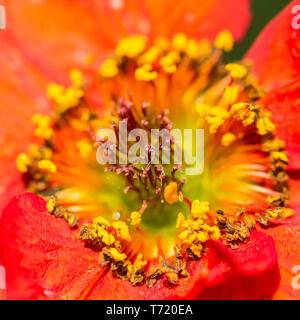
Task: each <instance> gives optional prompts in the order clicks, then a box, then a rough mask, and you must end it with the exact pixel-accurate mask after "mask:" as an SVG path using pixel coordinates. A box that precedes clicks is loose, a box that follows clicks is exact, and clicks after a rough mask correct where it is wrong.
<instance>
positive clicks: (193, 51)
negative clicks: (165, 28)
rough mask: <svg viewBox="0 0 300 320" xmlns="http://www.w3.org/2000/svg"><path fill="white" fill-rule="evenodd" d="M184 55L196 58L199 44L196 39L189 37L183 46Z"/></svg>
mask: <svg viewBox="0 0 300 320" xmlns="http://www.w3.org/2000/svg"><path fill="white" fill-rule="evenodd" d="M185 52H186V55H187V56H188V57H189V58H191V59H197V58H199V56H200V46H199V44H198V42H197V41H195V40H193V39H190V40H188V42H187V45H186V48H185Z"/></svg>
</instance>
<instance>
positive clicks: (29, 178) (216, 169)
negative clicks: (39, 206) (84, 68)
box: [16, 31, 293, 287]
mask: <svg viewBox="0 0 300 320" xmlns="http://www.w3.org/2000/svg"><path fill="white" fill-rule="evenodd" d="M232 46H233V37H232V35H231V34H230V33H229V32H227V31H224V32H221V33H220V34H219V35H218V37H217V38H216V40H215V42H214V44H213V45H212V44H211V43H210V42H209V41H208V40H201V41H196V40H194V39H188V38H187V37H186V36H185V35H184V34H177V35H175V36H174V37H173V39H172V41H171V42H170V41H169V40H168V39H164V38H157V39H155V40H154V41H153V43H151V44H148V43H147V39H146V38H145V37H143V36H131V37H128V38H125V39H123V40H122V41H121V42H120V43H119V45H118V46H117V48H116V51H115V54H114V55H113V56H112V57H109V58H108V59H107V60H105V61H104V62H103V63H102V64H101V66H100V71H99V74H100V79H97V80H96V83H97V85H96V87H97V88H98V89H99V90H100V93H101V96H102V102H103V104H104V105H105V106H106V109H105V111H103V110H99V109H97V108H96V107H95V106H93V105H91V104H90V103H89V102H88V100H87V99H86V97H85V93H86V90H87V88H86V87H85V83H84V77H83V74H82V73H81V72H80V71H78V70H72V71H71V74H70V78H71V83H72V84H71V86H70V87H67V88H65V87H63V86H60V85H58V84H50V85H49V87H48V90H47V93H48V96H49V98H50V99H51V100H52V101H53V103H54V113H53V115H52V116H46V115H41V114H37V115H34V116H33V117H32V123H33V125H34V126H35V129H34V135H35V136H36V137H37V138H38V139H39V144H35V145H32V146H31V148H30V150H29V152H28V153H22V154H20V155H19V156H18V157H17V159H16V163H17V167H18V169H19V170H20V171H21V172H22V173H23V175H24V180H25V182H26V186H27V189H28V190H29V191H32V192H35V193H38V194H40V195H42V196H44V197H45V198H46V200H47V208H48V211H49V213H50V214H53V215H54V216H55V217H57V218H63V219H64V220H66V221H67V222H68V223H69V225H70V227H72V228H76V227H77V226H78V221H82V220H83V221H85V220H90V218H93V219H92V221H89V222H85V223H84V224H82V225H80V232H79V236H80V239H81V240H83V241H85V242H87V243H88V244H89V245H91V246H94V247H97V248H98V249H100V256H99V263H100V265H101V266H103V267H109V268H111V270H112V272H113V273H114V275H115V276H117V277H120V278H121V279H127V280H129V281H130V282H131V283H132V284H133V285H140V284H142V283H144V282H146V284H147V285H148V286H149V287H152V286H153V285H154V284H155V283H156V281H157V280H158V279H159V278H161V277H163V276H165V277H166V278H167V280H168V281H169V283H170V284H172V285H176V284H177V282H178V280H179V278H180V277H187V276H188V268H187V264H186V263H187V261H188V259H200V258H201V256H202V255H203V253H204V252H205V242H206V241H207V240H208V239H213V240H218V239H220V238H222V239H223V241H225V242H226V243H227V244H229V245H230V246H231V247H232V248H235V247H236V246H237V245H238V243H239V242H244V241H247V239H248V237H249V235H250V231H251V229H253V228H254V227H255V225H256V222H258V223H259V224H261V225H262V226H264V227H267V226H269V225H270V224H272V221H274V220H275V219H279V218H288V217H289V216H291V215H292V214H293V211H292V210H291V209H289V208H287V205H288V202H289V186H288V179H289V178H288V175H287V173H286V165H287V162H288V158H287V155H286V152H285V144H284V143H283V142H282V141H280V140H278V139H276V138H275V137H274V130H275V125H274V124H273V123H272V121H271V115H270V114H269V113H268V112H266V111H265V110H264V108H263V106H261V105H260V104H259V99H260V98H261V97H262V96H263V90H262V89H261V88H260V87H259V86H258V85H257V83H256V81H255V79H254V78H253V76H252V75H251V73H250V71H249V66H248V65H246V64H240V63H230V64H225V63H224V60H223V58H222V51H230V50H231V49H232ZM128 87H129V88H130V89H131V91H132V96H131V95H129V96H128V95H127V98H124V96H126V92H127V90H128ZM148 95H149V97H148ZM144 97H146V101H145V100H144ZM148 98H149V101H148V102H149V103H148V102H147V99H148ZM179 107H180V108H179ZM109 109H111V111H110V112H108V110H109ZM178 110H180V111H179V112H178ZM182 113H185V114H186V117H185V119H181V118H182ZM189 115H191V119H192V122H193V126H194V127H202V128H204V129H205V130H206V131H207V132H209V135H208V139H207V141H206V162H208V163H209V165H208V166H209V172H210V176H209V180H210V181H211V180H216V181H221V182H220V186H218V187H217V188H218V189H217V190H219V189H222V188H223V189H225V187H224V186H226V188H229V190H230V188H232V194H236V195H237V197H240V198H239V199H232V200H231V201H230V199H229V200H228V199H226V201H225V198H228V197H225V196H224V197H223V198H224V199H221V200H220V199H218V197H219V196H218V195H216V196H215V197H216V199H213V200H216V201H208V200H211V199H206V198H205V196H202V197H194V194H195V193H196V194H197V192H200V189H201V188H200V187H199V185H198V184H197V183H199V182H196V183H195V182H193V181H195V179H194V180H191V179H190V180H189V179H187V180H185V179H184V178H183V177H182V167H184V164H183V165H182V166H181V165H153V164H151V163H148V164H146V165H144V166H140V165H137V164H123V165H122V164H118V165H108V166H106V167H105V169H104V170H103V172H102V173H101V174H102V175H103V176H105V175H106V174H107V175H108V174H111V175H115V176H118V178H117V179H120V178H119V177H121V179H120V181H122V187H123V193H124V194H123V196H124V197H125V199H127V198H129V197H130V196H131V195H132V194H135V196H134V199H135V201H136V203H134V206H135V207H133V208H132V210H130V211H129V212H127V213H126V215H122V214H121V213H119V212H112V213H113V218H112V219H111V220H112V221H109V219H108V218H107V216H105V214H104V213H103V212H105V210H109V205H107V204H106V206H105V205H104V208H102V207H101V208H100V207H99V203H101V201H103V199H104V198H105V196H102V197H101V196H99V197H98V193H99V192H100V193H101V192H102V191H99V190H105V188H106V186H105V183H102V181H99V179H97V178H95V172H97V170H99V169H97V163H96V161H95V158H96V157H95V148H96V147H97V146H99V145H101V144H102V143H103V142H104V140H103V139H99V137H97V130H98V129H99V128H110V127H112V128H114V130H115V131H116V133H117V134H118V126H117V124H118V123H119V121H126V122H127V125H128V127H129V129H134V128H143V129H145V130H151V129H152V128H158V129H161V128H165V129H167V130H169V131H170V130H171V128H172V127H173V124H174V123H175V124H177V123H178V122H180V121H182V122H183V124H182V126H185V125H186V123H187V122H188V121H189ZM195 116H196V117H197V121H196V124H195V121H194V119H195ZM179 120H180V121H179ZM148 148H149V152H150V151H151V145H149V146H148ZM117 150H118V145H117ZM119 151H120V150H118V152H119ZM119 156H121V155H120V154H119ZM78 157H79V159H78ZM241 157H242V158H243V159H244V158H245V159H246V158H247V157H249V159H250V160H249V161H251V160H253V163H251V162H250V163H247V162H246V163H244V162H243V161H241V159H240V158H241ZM74 159H76V161H75V160H74ZM224 159H225V160H224ZM73 160H74V162H72V161H73ZM227 162H228V163H227ZM224 163H225V164H224ZM71 165H73V167H70V166H71ZM211 168H212V169H211ZM104 172H106V173H104ZM111 175H110V177H112V176H111ZM230 178H232V180H230ZM109 179H110V178H109ZM104 180H105V179H104ZM204 181H205V182H207V181H208V180H204ZM190 184H191V185H192V187H189V185H190ZM212 185H213V184H212ZM109 190H110V189H109ZM103 192H104V191H103ZM109 192H110V191H109ZM116 192H117V191H116ZM95 193H97V196H95V195H94V194H95ZM204 195H205V194H204ZM98 198H100V200H99V199H98ZM200 198H201V199H200ZM208 198H209V196H208ZM229 198H230V197H229ZM95 199H97V200H95ZM219 200H220V201H219ZM239 200H240V201H239ZM124 201H125V200H124ZM247 201H248V202H247ZM162 203H164V204H165V205H167V206H169V207H170V208H175V209H174V210H177V208H178V207H177V205H178V204H180V203H181V204H182V206H181V208H183V209H184V210H185V211H184V212H176V216H177V220H176V221H175V222H174V226H173V229H174V230H175V231H174V232H173V240H172V241H171V244H170V245H169V247H171V248H172V247H174V252H173V251H172V252H171V253H170V250H169V248H167V249H166V250H164V248H163V246H162V245H161V243H160V242H161V239H160V240H158V241H157V242H159V243H157V245H156V246H155V249H156V251H155V252H152V253H151V254H148V252H146V251H147V250H146V249H145V248H144V249H142V250H141V252H140V251H139V249H137V248H136V247H137V243H140V242H142V244H143V245H144V246H145V247H146V248H149V247H147V246H146V242H147V241H148V240H149V239H148V238H147V237H148V233H147V232H148V231H149V230H147V228H145V225H143V221H144V220H145V219H144V218H145V215H146V214H147V212H149V211H151V210H154V209H153V208H154V205H155V207H160V206H162V205H163V204H162ZM218 207H219V208H218ZM220 207H221V208H220ZM164 208H165V207H164ZM158 213H159V214H162V213H161V212H158ZM177 213H178V215H177ZM148 214H149V213H148ZM104 216H105V217H104ZM175 224H176V225H175ZM144 238H146V240H145V239H144ZM143 239H144V240H143ZM151 244H152V242H151V241H150V245H149V246H151ZM145 255H146V256H147V255H148V259H147V260H148V261H147V260H146V259H145V258H144V256H145ZM149 260H150V261H149ZM149 262H151V265H152V267H151V268H149V266H150V263H149ZM153 262H154V263H153Z"/></svg>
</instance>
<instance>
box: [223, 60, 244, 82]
mask: <svg viewBox="0 0 300 320" xmlns="http://www.w3.org/2000/svg"><path fill="white" fill-rule="evenodd" d="M225 69H226V70H227V71H229V72H230V75H231V76H232V78H234V79H242V78H244V77H246V75H247V74H248V71H247V69H246V68H245V67H244V66H242V65H241V64H238V63H229V64H227V65H226V67H225Z"/></svg>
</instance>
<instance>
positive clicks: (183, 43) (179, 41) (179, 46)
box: [172, 33, 188, 51]
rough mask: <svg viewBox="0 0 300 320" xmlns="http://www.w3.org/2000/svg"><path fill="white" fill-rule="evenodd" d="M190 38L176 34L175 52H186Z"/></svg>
mask: <svg viewBox="0 0 300 320" xmlns="http://www.w3.org/2000/svg"><path fill="white" fill-rule="evenodd" d="M187 44H188V38H187V36H186V35H185V34H184V33H176V34H175V35H174V37H173V39H172V47H173V49H174V50H175V51H185V50H186V47H187Z"/></svg>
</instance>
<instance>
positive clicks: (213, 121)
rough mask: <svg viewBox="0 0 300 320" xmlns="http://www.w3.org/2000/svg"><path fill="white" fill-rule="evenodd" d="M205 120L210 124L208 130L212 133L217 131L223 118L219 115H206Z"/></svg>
mask: <svg viewBox="0 0 300 320" xmlns="http://www.w3.org/2000/svg"><path fill="white" fill-rule="evenodd" d="M206 120H207V122H208V123H209V124H210V127H209V132H210V133H211V134H214V133H216V132H217V131H218V129H219V128H220V127H221V126H222V124H223V123H224V122H225V120H224V119H223V118H221V117H207V118H206Z"/></svg>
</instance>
